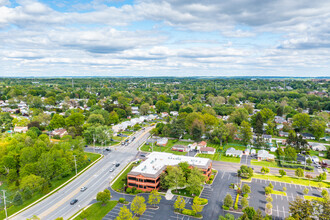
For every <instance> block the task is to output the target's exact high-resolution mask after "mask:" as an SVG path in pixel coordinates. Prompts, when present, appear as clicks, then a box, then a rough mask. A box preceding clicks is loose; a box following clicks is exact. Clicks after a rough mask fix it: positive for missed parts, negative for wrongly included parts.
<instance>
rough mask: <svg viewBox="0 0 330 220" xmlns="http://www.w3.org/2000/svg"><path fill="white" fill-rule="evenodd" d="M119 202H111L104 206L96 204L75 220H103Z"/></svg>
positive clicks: (99, 203)
mask: <svg viewBox="0 0 330 220" xmlns="http://www.w3.org/2000/svg"><path fill="white" fill-rule="evenodd" d="M117 203H118V201H109V202H107V203H106V204H105V205H104V206H103V205H102V203H101V202H98V203H94V204H93V205H91V206H90V207H88V208H87V209H86V210H84V211H83V212H82V213H81V214H80V215H78V216H77V217H76V218H74V220H82V219H88V220H101V219H102V218H103V217H104V216H105V215H106V214H108V213H109V212H110V211H111V210H112V209H113V208H114V207H115V206H116V205H117Z"/></svg>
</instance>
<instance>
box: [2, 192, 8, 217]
mask: <svg viewBox="0 0 330 220" xmlns="http://www.w3.org/2000/svg"><path fill="white" fill-rule="evenodd" d="M2 192H3V202H4V203H5V213H6V219H8V214H7V206H6V190H2Z"/></svg>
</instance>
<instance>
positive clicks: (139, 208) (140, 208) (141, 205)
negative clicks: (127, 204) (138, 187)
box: [131, 196, 147, 216]
mask: <svg viewBox="0 0 330 220" xmlns="http://www.w3.org/2000/svg"><path fill="white" fill-rule="evenodd" d="M146 209H147V205H146V204H145V199H144V197H142V196H135V198H134V199H133V201H132V204H131V210H132V212H133V213H134V214H136V215H139V216H140V215H142V214H143V213H144V211H145V210H146Z"/></svg>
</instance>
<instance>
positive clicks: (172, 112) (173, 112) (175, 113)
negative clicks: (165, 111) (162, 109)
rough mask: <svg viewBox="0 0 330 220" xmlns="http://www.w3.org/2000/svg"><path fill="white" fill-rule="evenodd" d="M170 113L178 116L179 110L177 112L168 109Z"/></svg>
mask: <svg viewBox="0 0 330 220" xmlns="http://www.w3.org/2000/svg"><path fill="white" fill-rule="evenodd" d="M170 114H171V115H172V116H178V115H179V112H177V111H170Z"/></svg>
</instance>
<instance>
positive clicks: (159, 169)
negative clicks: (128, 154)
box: [127, 152, 212, 191]
mask: <svg viewBox="0 0 330 220" xmlns="http://www.w3.org/2000/svg"><path fill="white" fill-rule="evenodd" d="M180 162H187V163H188V164H189V165H190V167H191V168H192V167H196V168H199V169H200V170H201V171H202V172H203V175H205V176H206V177H207V179H208V178H209V177H210V175H211V173H212V161H211V160H210V159H207V158H198V157H187V156H178V155H174V154H171V153H162V152H153V153H151V154H149V155H148V157H147V159H146V160H145V161H143V162H142V163H141V164H140V165H138V166H137V167H134V168H133V169H132V170H131V171H130V172H129V173H128V174H127V186H128V187H130V188H133V187H135V188H137V189H139V190H142V191H152V190H153V189H156V190H159V187H160V174H161V173H163V172H165V170H166V167H167V166H177V165H178V164H179V163H180Z"/></svg>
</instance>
